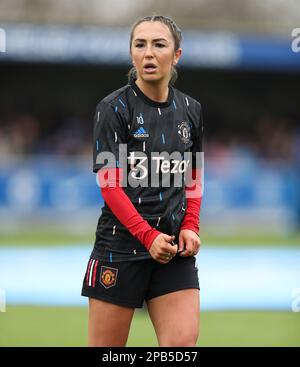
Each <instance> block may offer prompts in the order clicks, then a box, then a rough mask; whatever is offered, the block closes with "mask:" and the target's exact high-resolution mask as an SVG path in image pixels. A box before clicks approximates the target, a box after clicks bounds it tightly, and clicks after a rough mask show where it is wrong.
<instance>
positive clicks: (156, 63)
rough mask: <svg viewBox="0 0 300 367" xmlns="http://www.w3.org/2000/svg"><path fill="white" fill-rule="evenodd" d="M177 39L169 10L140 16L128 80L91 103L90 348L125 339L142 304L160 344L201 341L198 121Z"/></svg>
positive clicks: (133, 36) (119, 343)
mask: <svg viewBox="0 0 300 367" xmlns="http://www.w3.org/2000/svg"><path fill="white" fill-rule="evenodd" d="M181 38H182V36H181V31H180V29H179V28H178V27H177V25H176V24H175V23H174V21H173V20H172V19H171V18H169V17H165V16H158V15H155V16H149V17H148V16H147V17H144V18H142V19H139V20H138V21H137V22H136V23H135V24H134V25H133V27H132V31H131V35H130V56H131V60H132V65H133V67H132V69H131V70H130V71H129V73H128V84H127V85H125V86H123V87H121V88H120V89H118V90H116V91H114V92H112V93H111V94H109V95H108V96H106V97H105V98H104V99H102V100H101V101H100V102H99V103H98V105H97V107H96V112H95V117H94V148H93V149H94V151H93V171H94V172H95V173H97V180H98V183H99V185H100V187H101V193H102V196H103V198H104V206H103V208H102V213H101V216H100V218H99V220H98V225H97V231H96V239H95V244H94V248H93V250H92V252H91V255H90V259H89V262H88V265H87V268H86V273H85V276H84V280H83V286H82V293H81V294H82V295H83V296H86V297H89V327H88V345H89V346H98V347H100V346H111V347H113V346H119V347H120V346H125V345H126V343H127V338H128V334H129V328H130V324H131V321H132V318H133V314H134V311H135V308H142V307H143V304H144V302H146V305H147V309H148V312H149V315H150V318H151V321H152V323H153V326H154V329H155V332H156V335H157V340H158V344H159V346H195V345H196V342H197V338H198V333H199V318H200V297H199V290H200V287H199V281H198V269H197V267H196V258H195V255H196V254H197V253H198V251H199V248H200V239H199V235H198V233H199V214H200V206H201V198H202V193H201V167H202V164H201V160H199V159H198V158H199V156H200V154H201V152H202V138H203V119H202V108H201V105H200V103H199V102H198V101H196V100H195V99H193V98H191V97H190V96H188V95H187V94H184V93H182V92H181V91H179V90H177V89H176V88H175V87H174V82H175V80H176V78H177V72H176V70H175V65H176V64H177V63H178V61H179V59H180V56H181V53H182V49H181V48H180V43H181ZM201 157H202V156H201Z"/></svg>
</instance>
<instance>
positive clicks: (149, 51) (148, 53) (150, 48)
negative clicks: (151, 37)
mask: <svg viewBox="0 0 300 367" xmlns="http://www.w3.org/2000/svg"><path fill="white" fill-rule="evenodd" d="M145 56H148V57H149V56H153V51H152V46H151V45H149V46H147V47H146V50H145Z"/></svg>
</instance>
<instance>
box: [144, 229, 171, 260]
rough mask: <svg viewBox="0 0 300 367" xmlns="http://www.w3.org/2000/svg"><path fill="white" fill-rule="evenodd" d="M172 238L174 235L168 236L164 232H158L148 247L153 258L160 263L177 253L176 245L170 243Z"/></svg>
mask: <svg viewBox="0 0 300 367" xmlns="http://www.w3.org/2000/svg"><path fill="white" fill-rule="evenodd" d="M174 239H175V236H169V235H168V234H165V233H161V234H159V235H158V236H157V237H156V238H155V240H154V241H153V242H152V245H151V247H150V249H149V253H150V255H151V256H152V257H153V259H154V260H156V261H158V262H159V263H161V264H167V263H168V262H169V261H170V260H171V259H172V258H173V257H174V256H175V255H176V253H177V248H178V246H177V245H172V244H171V242H172V241H174Z"/></svg>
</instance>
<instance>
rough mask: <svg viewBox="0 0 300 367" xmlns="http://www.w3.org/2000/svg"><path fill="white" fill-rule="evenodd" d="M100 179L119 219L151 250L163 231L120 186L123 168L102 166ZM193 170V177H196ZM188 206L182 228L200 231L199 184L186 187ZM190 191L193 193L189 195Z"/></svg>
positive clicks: (110, 205) (112, 208)
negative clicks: (152, 222) (137, 208)
mask: <svg viewBox="0 0 300 367" xmlns="http://www.w3.org/2000/svg"><path fill="white" fill-rule="evenodd" d="M97 174H98V181H99V184H100V187H101V193H102V197H103V199H104V200H105V202H106V204H107V205H108V207H109V208H110V209H111V211H112V212H113V214H114V215H115V216H116V217H117V219H118V220H119V221H120V222H121V223H122V224H123V225H124V226H125V227H126V228H127V229H128V231H129V232H130V233H131V234H132V235H133V236H134V237H135V238H137V239H138V240H139V241H140V242H141V243H142V244H143V246H144V247H145V248H146V249H147V250H148V251H149V249H150V247H151V245H152V243H153V241H154V239H155V238H156V237H157V236H158V235H159V234H160V233H161V232H159V231H158V230H156V229H155V228H153V227H151V226H150V225H149V223H148V222H147V221H146V220H145V219H144V218H142V216H141V215H140V213H139V212H138V211H137V210H136V208H135V207H134V205H133V204H132V202H131V201H130V199H129V197H128V196H127V195H126V193H125V192H124V190H123V188H122V187H121V186H120V182H122V179H123V169H122V168H102V169H100V170H99V171H98V173H97ZM195 175H196V171H194V170H193V173H192V177H193V178H194V177H196V176H195ZM186 190H187V191H186V193H187V207H186V210H185V216H184V219H183V222H182V225H181V229H191V230H193V231H194V232H196V233H197V234H198V232H199V211H200V204H201V198H200V199H199V198H195V197H188V196H195V195H194V194H195V190H197V185H194V186H192V187H189V188H188V187H186ZM188 193H190V194H191V195H189V194H188Z"/></svg>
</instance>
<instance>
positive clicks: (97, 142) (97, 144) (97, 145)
mask: <svg viewBox="0 0 300 367" xmlns="http://www.w3.org/2000/svg"><path fill="white" fill-rule="evenodd" d="M96 149H97V152H98V150H99V140H98V139H97V140H96Z"/></svg>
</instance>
